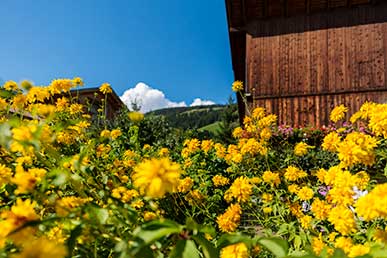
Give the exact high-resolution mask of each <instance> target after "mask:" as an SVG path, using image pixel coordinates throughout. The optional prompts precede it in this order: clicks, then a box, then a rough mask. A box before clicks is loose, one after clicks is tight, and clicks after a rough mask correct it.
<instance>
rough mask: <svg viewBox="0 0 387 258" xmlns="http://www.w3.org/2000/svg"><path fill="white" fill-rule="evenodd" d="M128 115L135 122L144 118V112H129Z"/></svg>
mask: <svg viewBox="0 0 387 258" xmlns="http://www.w3.org/2000/svg"><path fill="white" fill-rule="evenodd" d="M128 117H129V119H130V121H132V122H133V123H139V122H141V121H142V120H143V119H144V114H142V113H140V112H129V114H128Z"/></svg>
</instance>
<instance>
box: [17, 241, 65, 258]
mask: <svg viewBox="0 0 387 258" xmlns="http://www.w3.org/2000/svg"><path fill="white" fill-rule="evenodd" d="M66 256H67V248H66V247H65V245H63V244H59V243H56V242H54V241H51V240H49V239H48V238H45V237H40V238H38V239H36V240H33V241H31V242H25V243H24V247H23V250H22V251H21V252H20V253H18V254H16V255H14V256H12V257H14V258H31V257H34V258H47V257H55V258H62V257H63V258H64V257H66Z"/></svg>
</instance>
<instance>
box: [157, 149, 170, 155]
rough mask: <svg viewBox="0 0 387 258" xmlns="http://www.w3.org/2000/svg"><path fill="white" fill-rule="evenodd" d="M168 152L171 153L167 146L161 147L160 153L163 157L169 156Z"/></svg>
mask: <svg viewBox="0 0 387 258" xmlns="http://www.w3.org/2000/svg"><path fill="white" fill-rule="evenodd" d="M168 154H169V150H168V149H167V148H161V149H160V150H159V155H160V156H161V157H166V156H168Z"/></svg>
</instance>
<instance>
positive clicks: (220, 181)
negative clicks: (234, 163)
mask: <svg viewBox="0 0 387 258" xmlns="http://www.w3.org/2000/svg"><path fill="white" fill-rule="evenodd" d="M212 182H213V183H214V186H215V187H220V186H224V185H228V184H229V183H230V180H229V179H228V178H227V177H224V176H221V175H216V176H214V177H213V178H212Z"/></svg>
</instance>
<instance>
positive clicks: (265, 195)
mask: <svg viewBox="0 0 387 258" xmlns="http://www.w3.org/2000/svg"><path fill="white" fill-rule="evenodd" d="M272 200H273V195H272V194H268V193H263V194H262V201H263V202H264V203H268V202H271V201H272Z"/></svg>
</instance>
